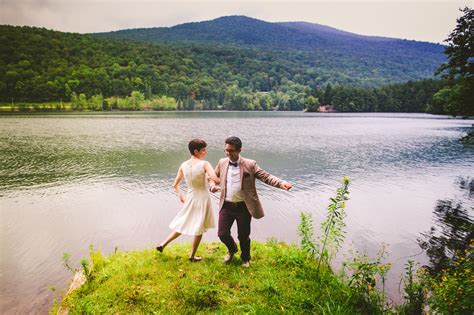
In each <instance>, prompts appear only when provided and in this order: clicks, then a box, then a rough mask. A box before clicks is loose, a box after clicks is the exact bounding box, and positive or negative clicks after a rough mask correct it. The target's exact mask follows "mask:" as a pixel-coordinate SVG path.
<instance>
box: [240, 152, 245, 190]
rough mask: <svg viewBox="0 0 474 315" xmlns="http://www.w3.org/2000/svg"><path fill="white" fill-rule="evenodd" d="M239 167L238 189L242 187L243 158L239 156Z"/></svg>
mask: <svg viewBox="0 0 474 315" xmlns="http://www.w3.org/2000/svg"><path fill="white" fill-rule="evenodd" d="M239 164H240V165H239V166H240V167H239V168H240V189H242V184H243V179H244V159H242V157H240V158H239Z"/></svg>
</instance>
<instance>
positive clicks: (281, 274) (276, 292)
mask: <svg viewBox="0 0 474 315" xmlns="http://www.w3.org/2000/svg"><path fill="white" fill-rule="evenodd" d="M189 250H190V245H189V244H173V245H171V246H169V247H168V248H167V249H166V251H165V252H164V253H158V252H157V251H156V250H154V249H148V250H143V251H136V252H126V253H125V252H117V253H115V254H112V255H110V256H108V257H103V256H102V255H101V254H100V253H99V252H93V253H92V254H91V260H92V262H93V264H94V268H93V269H92V270H91V271H90V274H89V277H88V278H89V280H88V281H87V282H86V283H85V284H84V285H83V286H82V287H81V288H80V289H78V290H77V291H74V292H73V293H72V294H70V295H69V296H67V297H65V298H64V299H63V301H62V304H61V306H63V307H66V308H68V309H69V311H70V312H72V313H114V314H115V313H122V314H123V313H153V312H159V313H211V312H212V313H214V312H217V313H219V312H222V313H243V312H250V313H268V314H274V313H318V314H362V313H368V312H369V313H377V310H375V309H373V308H372V306H371V305H369V304H368V303H367V302H365V300H364V299H363V298H362V297H360V296H359V295H358V294H357V293H356V292H355V291H352V290H351V289H350V288H349V286H348V285H347V284H346V283H345V282H344V281H343V280H342V278H340V277H338V276H336V275H334V274H333V273H332V272H331V271H329V270H327V269H325V268H322V269H320V270H319V272H317V271H316V268H317V261H316V260H314V259H309V258H307V257H308V256H307V255H305V253H304V252H303V251H301V250H300V249H297V248H296V247H294V246H288V245H286V244H283V243H277V242H268V243H265V244H262V243H257V242H253V243H252V255H253V257H252V258H253V260H252V265H251V266H250V268H244V267H242V263H241V261H240V259H238V258H237V259H235V258H234V261H233V262H232V263H231V264H229V265H225V264H224V263H223V261H222V258H223V256H224V255H225V253H226V251H225V250H224V246H223V245H222V244H218V243H211V244H202V245H201V247H200V250H199V252H198V254H200V255H202V256H203V257H204V259H203V261H202V262H199V263H191V262H189V261H188V260H187V259H186V257H187V255H188V253H189ZM56 308H57V306H55V308H53V310H52V311H53V312H55V310H56Z"/></svg>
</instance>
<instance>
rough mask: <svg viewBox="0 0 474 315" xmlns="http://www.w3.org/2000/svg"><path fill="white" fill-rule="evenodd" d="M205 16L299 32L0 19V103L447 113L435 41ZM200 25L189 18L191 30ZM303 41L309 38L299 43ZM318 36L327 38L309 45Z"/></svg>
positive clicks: (441, 58) (93, 107)
mask: <svg viewBox="0 0 474 315" xmlns="http://www.w3.org/2000/svg"><path fill="white" fill-rule="evenodd" d="M241 19H243V20H244V22H245V23H240V22H241ZM210 22H213V23H211V24H207V25H208V27H210V26H209V25H211V26H213V27H215V23H217V24H219V23H220V24H222V23H224V22H225V23H224V24H225V25H227V27H231V26H232V25H233V26H234V28H236V27H237V26H236V25H235V23H237V24H238V25H240V26H239V27H241V28H242V27H244V29H245V28H249V27H250V28H251V27H256V26H255V25H254V24H255V23H257V24H259V25H260V24H262V23H263V30H266V31H267V32H270V31H271V30H272V29H271V28H272V27H279V28H281V27H284V28H285V29H286V30H287V32H292V31H297V32H299V33H298V34H299V35H298V36H299V37H298V36H297V38H296V39H298V40H299V41H297V42H298V43H300V44H299V46H298V45H296V44H295V45H294V47H292V48H289V47H286V46H285V47H281V48H276V46H277V45H278V43H280V42H281V41H282V38H283V37H282V34H281V33H278V35H273V36H269V38H270V39H271V40H272V41H270V42H268V39H267V40H266V41H264V42H263V44H262V43H257V42H256V41H254V43H253V44H248V43H247V42H246V43H244V44H242V43H239V42H238V41H235V40H234V39H235V38H233V37H232V36H234V37H235V36H236V33H235V32H234V33H232V34H233V35H232V34H231V35H232V36H231V35H229V36H231V37H232V40H234V41H232V40H227V41H226V40H224V41H223V42H222V43H217V42H214V41H213V40H209V41H206V40H202V41H201V42H197V41H194V42H193V41H187V40H183V41H174V42H170V41H160V40H155V41H152V40H150V39H149V38H145V39H143V38H140V36H138V35H137V36H135V35H136V34H137V32H138V34H140V32H142V31H143V30H129V31H123V32H125V33H126V34H127V36H131V35H130V34H131V33H130V32H135V35H134V36H135V37H133V36H132V38H134V39H135V40H131V39H130V38H127V36H123V34H122V33H121V32H113V33H107V34H86V35H83V34H74V33H63V32H57V31H51V30H47V29H44V28H33V27H14V26H7V25H3V26H0V39H1V42H2V45H1V46H0V102H3V103H4V104H5V103H9V104H11V105H12V106H14V105H15V104H17V103H21V102H30V103H39V102H72V109H91V110H106V109H125V110H137V109H138V110H139V109H186V110H193V109H226V110H303V109H307V110H314V109H315V108H317V106H319V105H320V104H331V105H333V106H334V107H335V108H336V110H338V111H383V112H398V111H403V112H425V111H429V112H436V113H443V112H444V109H443V105H442V104H441V105H440V104H437V103H436V102H435V101H433V95H434V94H435V93H436V92H437V91H439V90H440V89H441V88H442V87H443V86H445V85H446V84H447V83H446V81H440V80H434V79H433V73H434V70H435V69H436V68H437V67H439V65H440V64H441V63H442V62H443V61H444V60H445V59H446V58H445V57H444V55H442V54H441V55H440V54H439V49H440V48H442V46H440V45H435V44H429V43H419V42H413V41H411V42H410V41H402V40H393V39H386V38H377V37H367V36H360V35H356V34H351V33H346V32H343V31H338V30H335V29H331V28H329V27H324V26H318V25H316V24H309V23H267V22H263V21H258V20H254V19H249V18H245V17H227V18H221V19H217V20H214V21H210ZM249 22H250V24H249ZM202 23H204V22H202ZM202 23H190V24H191V26H192V27H194V31H195V32H194V33H195V34H197V33H196V32H198V31H199V28H200V27H201V28H202V25H201V24H202ZM232 23H234V24H232ZM239 23H240V24H239ZM246 23H247V24H246ZM204 24H205V23H204ZM179 27H181V28H184V29H185V31H183V30H182V29H181V31H180V32H181V34H182V36H184V35H183V34H189V31H190V29H189V27H190V26H189V25H187V24H185V25H184V26H177V27H176V28H178V29H179ZM192 27H191V29H192ZM256 29H257V30H258V32H257V31H256V34H259V32H262V26H259V27H257V28H256ZM151 30H156V29H151ZM214 30H215V29H214V28H212V27H211V31H214ZM280 31H281V30H280ZM316 32H317V34H319V35H316ZM145 33H147V34H148V31H146V32H145ZM221 33H222V32H221ZM216 34H217V33H216ZM242 34H244V35H245V34H248V32H243V33H242ZM242 34H241V38H243V40H245V41H248V38H246V37H245V36H244V35H242ZM272 34H273V33H272ZM291 34H293V33H291ZM118 35H120V36H118ZM217 35H219V34H217ZM260 35H263V34H260ZM260 35H259V36H260ZM283 35H284V34H283ZM293 35H294V34H293ZM186 36H188V35H186ZM200 36H201V35H196V38H197V39H199V38H200ZM295 36H296V35H295ZM111 37H121V38H111ZM304 38H306V39H307V42H306V44H301V39H304ZM330 38H335V39H334V41H332V42H331V41H330ZM296 39H294V38H293V39H292V41H295V40H296ZM140 40H145V41H144V42H143V41H140ZM317 42H319V43H320V44H321V43H323V44H325V45H322V46H320V48H315V47H314V45H316V44H315V43H317ZM295 43H296V42H295ZM265 45H266V46H267V47H266V48H265ZM361 45H362V46H363V45H365V46H368V48H367V49H365V50H364V49H362V48H361V47H362V46H361ZM321 47H326V48H324V49H323V48H321ZM328 47H329V48H330V49H327V48H328ZM297 48H298V49H297ZM331 49H332V51H331ZM343 51H346V52H345V53H343ZM403 54H404V57H403V58H402V59H400V58H401V56H402V55H403ZM423 78H426V79H423ZM56 108H57V109H59V107H56Z"/></svg>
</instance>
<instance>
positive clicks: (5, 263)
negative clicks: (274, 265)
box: [0, 112, 474, 313]
mask: <svg viewBox="0 0 474 315" xmlns="http://www.w3.org/2000/svg"><path fill="white" fill-rule="evenodd" d="M473 123H474V120H461V119H453V118H449V117H445V116H434V115H425V114H316V113H314V114H313V113H312V114H308V113H306V114H305V113H299V112H298V113H293V112H269V113H267V112H170V113H165V112H153V113H152V112H150V113H108V114H103V113H91V114H50V115H40V114H38V115H12V116H1V117H0V139H1V141H0V161H1V166H0V210H1V231H0V242H1V243H0V245H1V257H0V259H1V261H0V264H1V273H0V283H1V284H0V285H1V288H0V293H1V302H0V303H1V305H0V308H1V309H2V310H3V312H6V313H15V312H20V313H30V312H41V313H46V312H47V310H48V308H49V307H50V306H51V303H52V300H53V297H54V296H59V294H60V293H61V292H62V291H63V290H64V289H66V288H67V286H68V280H69V279H70V278H71V277H72V274H71V273H70V272H69V271H67V270H66V269H65V267H64V266H63V261H62V257H63V253H65V252H68V253H70V254H71V261H72V262H73V264H74V266H76V267H79V262H80V260H81V258H82V257H87V255H88V250H89V246H90V245H93V247H94V248H96V249H100V250H101V251H102V252H105V253H107V254H108V253H112V252H113V251H114V250H115V249H116V248H117V249H118V250H120V251H130V250H141V249H145V248H151V247H154V246H156V245H157V244H158V243H159V242H160V241H161V240H162V239H164V238H165V237H166V235H168V233H169V232H170V230H169V228H168V224H169V222H170V221H171V219H172V218H173V216H174V215H175V214H176V213H177V211H178V210H179V209H180V207H181V204H180V203H179V202H178V198H177V195H176V193H175V192H174V190H173V189H172V187H171V185H172V182H173V179H174V177H175V175H176V171H177V169H178V167H179V165H180V163H181V162H182V161H184V160H186V159H188V158H189V152H188V151H187V143H188V142H189V140H190V139H192V138H196V137H198V138H203V139H205V140H206V142H207V143H208V156H207V160H209V161H210V162H211V163H212V164H213V165H215V163H216V162H217V161H218V159H219V158H221V157H224V140H225V138H226V137H227V136H229V135H236V136H238V137H240V138H241V139H242V142H243V148H242V153H241V154H242V156H244V157H248V158H252V159H255V160H257V161H258V164H259V165H260V166H261V167H262V168H263V169H265V170H267V171H269V172H270V173H272V174H273V175H276V176H278V177H281V178H283V179H285V180H287V181H289V182H291V183H293V185H294V188H293V189H292V190H291V191H289V192H286V191H283V190H279V189H275V188H272V187H269V186H266V185H264V184H259V185H258V189H259V191H260V196H261V199H262V202H263V204H264V207H265V210H266V216H265V217H264V218H263V219H260V220H253V221H252V234H251V237H252V239H253V240H258V241H266V240H268V239H270V238H276V239H278V240H279V241H284V242H298V236H297V226H298V223H299V218H300V212H301V211H306V212H309V213H311V214H312V216H313V219H314V222H315V226H316V228H315V231H319V223H320V222H321V221H322V220H323V219H324V216H325V208H326V206H327V205H328V199H329V197H330V196H332V195H334V193H335V191H336V189H337V187H338V186H339V184H340V183H339V180H340V179H341V178H342V177H343V176H348V177H350V178H351V179H352V183H351V185H350V187H349V190H350V193H351V195H350V196H351V198H350V200H349V201H348V203H347V208H346V212H347V219H346V223H347V229H346V230H347V236H346V243H345V246H344V248H343V249H342V250H341V254H340V255H339V256H338V258H337V259H336V261H335V264H338V263H339V262H341V261H342V260H344V259H347V257H348V253H349V252H350V251H351V250H358V251H367V252H368V253H369V254H371V255H373V254H375V253H376V252H377V251H378V250H379V249H380V247H381V244H382V243H385V244H387V246H388V247H387V248H388V252H389V256H388V260H389V261H390V262H391V263H392V264H393V266H392V270H391V271H390V273H389V283H388V293H389V296H390V298H392V299H393V300H395V301H396V300H397V299H398V296H399V293H398V283H399V281H400V276H401V274H402V273H403V266H404V264H405V262H406V261H407V260H408V259H409V258H410V257H411V256H413V257H411V259H415V260H417V261H420V262H422V263H423V262H426V257H425V256H424V254H423V253H422V251H421V249H420V247H419V246H418V244H417V242H416V240H417V238H418V237H419V236H420V233H421V232H424V231H428V230H429V229H430V227H431V225H432V223H433V217H432V215H433V214H432V212H433V209H434V207H435V205H436V202H437V201H438V200H440V199H446V198H448V199H459V200H463V201H464V202H465V203H466V204H467V205H468V206H470V207H472V204H473V201H472V198H471V197H470V196H467V193H466V192H465V191H462V190H460V189H459V181H460V180H462V179H463V178H464V179H466V178H471V179H472V178H474V148H472V147H465V146H463V145H462V144H460V143H459V142H458V141H457V140H458V139H459V138H460V137H461V136H462V135H463V133H465V132H466V131H467V129H468V128H469V127H470V126H471V125H472V124H473ZM213 201H214V212H215V213H216V214H217V201H218V197H217V195H215V196H213ZM471 211H472V208H471ZM471 214H472V212H471ZM216 233H217V230H216V229H214V230H210V231H209V232H208V233H206V234H205V235H204V238H203V241H205V242H208V241H217V240H218V238H217V236H216ZM179 241H180V242H190V241H191V237H182V238H180V239H179ZM50 286H52V287H55V288H56V292H55V293H53V292H52V291H51V290H50V289H49V287H50Z"/></svg>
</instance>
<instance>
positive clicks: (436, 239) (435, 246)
mask: <svg viewBox="0 0 474 315" xmlns="http://www.w3.org/2000/svg"><path fill="white" fill-rule="evenodd" d="M456 183H457V184H458V185H459V186H458V187H459V188H460V189H461V190H465V191H467V192H468V193H469V198H470V197H472V194H473V190H474V180H472V179H470V178H463V177H459V178H458V180H457V181H456ZM473 210H474V208H473V207H470V208H469V207H465V206H464V204H463V202H462V201H461V200H453V199H444V200H438V201H437V203H436V206H435V208H434V211H433V215H434V221H435V224H434V226H432V227H431V229H430V230H429V231H428V232H424V233H422V237H421V238H420V239H419V240H418V243H419V245H420V246H421V248H423V249H424V250H425V251H426V254H427V256H428V258H429V262H430V264H429V266H428V269H429V270H430V273H431V274H433V275H437V274H440V272H441V271H442V270H446V269H448V268H450V267H453V266H454V263H455V262H456V261H458V259H459V258H460V257H466V253H467V251H469V250H470V244H472V242H473V241H474V223H473V217H472V215H473V213H472V212H473Z"/></svg>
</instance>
